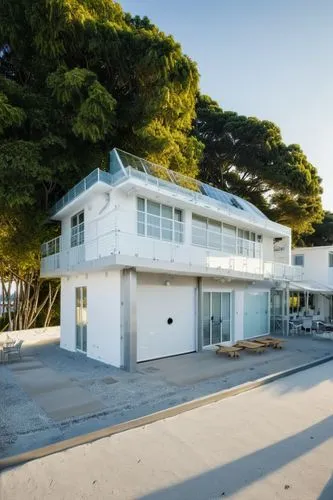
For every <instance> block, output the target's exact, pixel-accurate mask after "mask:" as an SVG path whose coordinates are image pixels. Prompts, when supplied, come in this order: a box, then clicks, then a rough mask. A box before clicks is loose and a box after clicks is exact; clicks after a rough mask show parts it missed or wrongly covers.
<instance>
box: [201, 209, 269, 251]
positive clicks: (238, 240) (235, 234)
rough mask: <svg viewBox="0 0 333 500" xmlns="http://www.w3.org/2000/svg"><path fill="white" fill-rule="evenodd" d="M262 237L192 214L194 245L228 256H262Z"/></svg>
mask: <svg viewBox="0 0 333 500" xmlns="http://www.w3.org/2000/svg"><path fill="white" fill-rule="evenodd" d="M259 238H260V239H261V236H260V235H256V234H255V233H254V232H252V231H248V230H245V229H237V228H236V227H235V226H231V225H230V224H226V223H224V222H223V223H222V222H220V221H216V220H212V219H207V218H206V217H201V216H200V215H196V214H192V244H193V245H198V246H201V247H207V248H213V249H215V250H220V251H222V252H224V253H226V254H228V255H244V256H245V257H256V258H260V256H261V244H260V241H261V240H259Z"/></svg>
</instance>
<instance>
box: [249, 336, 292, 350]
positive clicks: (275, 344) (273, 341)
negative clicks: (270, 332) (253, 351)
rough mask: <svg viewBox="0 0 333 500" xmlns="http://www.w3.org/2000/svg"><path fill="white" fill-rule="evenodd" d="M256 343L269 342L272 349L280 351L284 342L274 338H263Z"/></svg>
mask: <svg viewBox="0 0 333 500" xmlns="http://www.w3.org/2000/svg"><path fill="white" fill-rule="evenodd" d="M256 342H269V343H270V344H269V345H270V346H271V347H273V349H282V347H283V344H284V342H286V341H285V340H284V339H277V338H274V337H263V338H262V339H257V340H256Z"/></svg>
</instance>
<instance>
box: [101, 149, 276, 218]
mask: <svg viewBox="0 0 333 500" xmlns="http://www.w3.org/2000/svg"><path fill="white" fill-rule="evenodd" d="M129 167H130V168H131V170H132V169H134V171H137V172H138V177H141V176H142V175H145V176H149V177H151V178H157V179H158V180H159V185H161V181H162V183H163V184H165V187H166V188H169V189H170V188H172V185H176V186H177V187H179V188H182V189H185V190H187V191H193V192H196V193H200V194H201V195H203V196H206V197H208V198H211V199H213V200H215V202H216V201H217V202H218V203H219V204H221V205H222V206H224V207H228V208H229V209H230V208H232V209H234V210H237V211H239V212H243V213H244V212H246V213H249V214H251V215H254V216H257V217H261V218H263V219H268V217H266V215H265V214H263V213H262V212H261V211H260V210H259V209H258V208H257V207H255V206H254V205H252V203H250V202H248V201H246V200H244V199H243V198H240V197H239V196H236V195H234V194H231V193H227V192H226V191H222V190H221V189H217V188H215V187H213V186H210V185H209V184H205V183H203V182H201V181H198V180H197V179H193V178H191V177H187V176H186V175H183V174H179V173H178V172H175V171H174V170H169V169H167V168H165V167H162V166H161V165H156V164H155V163H152V162H150V161H148V160H144V159H143V158H139V157H138V156H135V155H132V154H130V153H126V152H125V151H122V150H120V149H113V150H112V151H111V153H110V173H111V174H112V176H113V179H114V181H116V180H117V179H118V178H119V179H120V178H122V177H123V176H125V175H126V176H127V169H128V168H129ZM132 173H133V170H132Z"/></svg>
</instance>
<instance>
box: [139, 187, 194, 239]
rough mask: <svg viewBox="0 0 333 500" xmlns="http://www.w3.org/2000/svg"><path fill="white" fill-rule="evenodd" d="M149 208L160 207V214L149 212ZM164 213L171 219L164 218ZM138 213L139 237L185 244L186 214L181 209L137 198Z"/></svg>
mask: <svg viewBox="0 0 333 500" xmlns="http://www.w3.org/2000/svg"><path fill="white" fill-rule="evenodd" d="M140 205H141V207H140ZM149 207H150V208H153V207H155V208H157V207H158V209H159V210H158V211H159V213H157V211H156V213H153V211H152V210H151V211H148V209H149ZM142 208H143V210H142ZM163 211H164V213H168V212H169V213H170V215H171V218H170V216H169V217H166V216H164V215H163ZM136 212H137V235H138V236H144V237H146V238H153V239H157V240H160V241H165V242H166V243H176V244H183V243H184V233H185V231H184V227H185V225H184V212H183V210H182V209H180V208H179V207H175V206H172V205H167V204H165V203H158V202H156V201H153V200H150V199H148V198H143V197H142V196H137V203H136Z"/></svg>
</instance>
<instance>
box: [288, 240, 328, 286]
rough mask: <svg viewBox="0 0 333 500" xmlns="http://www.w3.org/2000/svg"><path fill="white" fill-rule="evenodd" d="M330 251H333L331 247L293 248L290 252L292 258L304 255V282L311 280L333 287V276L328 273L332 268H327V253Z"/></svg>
mask: <svg viewBox="0 0 333 500" xmlns="http://www.w3.org/2000/svg"><path fill="white" fill-rule="evenodd" d="M330 251H331V252H332V251H333V247H312V248H294V249H293V250H292V255H293V257H294V256H295V255H304V268H303V270H304V277H303V279H304V280H305V281H306V280H311V281H317V282H318V283H322V284H324V285H330V286H332V285H333V280H332V278H333V276H332V275H331V273H330V269H333V268H329V267H328V253H329V252H330ZM292 260H293V259H292ZM292 263H294V260H293V262H292Z"/></svg>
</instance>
